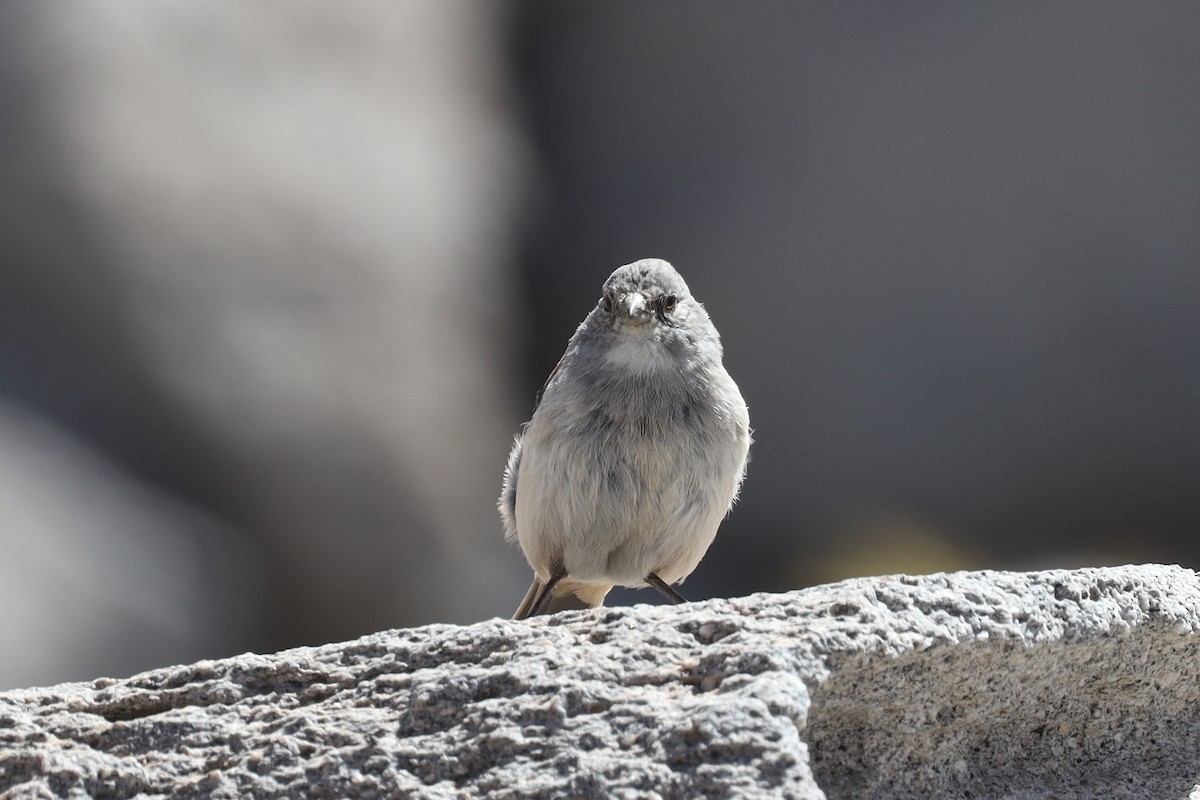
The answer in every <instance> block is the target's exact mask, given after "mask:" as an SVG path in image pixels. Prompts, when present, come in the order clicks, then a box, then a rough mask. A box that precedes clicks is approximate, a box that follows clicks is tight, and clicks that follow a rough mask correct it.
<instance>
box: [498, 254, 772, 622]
mask: <svg viewBox="0 0 1200 800" xmlns="http://www.w3.org/2000/svg"><path fill="white" fill-rule="evenodd" d="M721 357H722V350H721V337H720V336H719V335H718V334H717V330H716V328H714V327H713V324H712V321H711V320H710V319H709V318H708V313H707V312H706V311H705V310H704V306H702V305H700V303H698V302H697V301H696V300H695V298H693V297H692V294H691V292H689V291H688V287H687V284H686V283H684V282H683V278H681V277H680V276H679V273H678V272H676V271H675V268H674V267H672V266H671V265H670V264H668V263H667V262H666V261H662V260H660V259H656V258H645V259H642V260H641V261H635V262H634V263H632V264H626V265H625V266H623V267H621V268H620V269H618V270H617V271H616V272H614V273H613V274H612V275H611V276H610V277H609V279H608V280H607V281H605V282H604V293H603V296H602V297H601V298H600V302H599V303H597V304H596V307H595V308H594V309H592V311H591V313H589V314H588V316H587V318H586V319H585V320H584V321H583V324H581V325H580V326H579V328H578V330H576V331H575V335H574V336H572V337H571V341H570V342H569V343H568V345H567V351H566V353H564V354H563V357H562V359H561V360H560V361H559V362H558V366H556V367H555V368H554V371H553V372H551V373H550V377H549V379H548V380H547V381H546V385H545V386H544V387H543V388H542V391H541V393H540V394H539V396H538V401H537V404H536V407H535V409H534V412H533V418H532V419H531V420H530V421H529V422H528V423H527V424H526V425H525V427H524V430H523V432H522V433H521V435H519V436H518V437H517V440H516V443H515V444H514V445H513V449H512V453H511V454H510V455H509V457H508V467H507V469H506V470H505V472H504V489H503V491H502V493H501V495H500V503H499V505H500V516H501V518H502V519H503V521H504V532H505V536H506V538H507V539H508V540H509V541H516V542H518V543H519V544H520V546H521V550H522V551H523V552H524V554H525V558H526V560H527V561H528V562H529V565H530V566H531V567H533V571H534V579H533V585H532V586H530V587H529V592H528V593H527V594H526V596H525V599H524V600H523V601H522V602H521V605H520V607H519V608H518V609H517V612H516V615H515V618H516V619H524V618H526V617H530V616H534V615H536V614H538V613H543V612H551V611H558V610H563V609H566V608H591V607H595V606H599V605H602V604H603V603H604V597H605V595H607V594H608V592H609V590H610V589H612V587H613V586H631V587H642V586H651V587H653V588H655V589H657V590H658V591H659V592H661V593H662V594H663V595H665V596H666V597H667V598H669V599H670V600H671V601H672V602H682V601H683V598H682V597H680V595H679V594H678V593H677V592H676V591H675V590H674V589H673V588H672V585H673V584H676V583H678V582H680V581H682V580H683V579H684V578H686V577H687V576H688V575H689V574H691V572H692V570H694V569H695V568H696V565H697V564H698V563H700V559H701V558H703V557H704V554H705V552H706V551H707V550H708V547H709V545H710V544H712V541H713V537H715V536H716V534H717V528H718V526H720V524H721V520H722V519H723V518H724V517H725V515H726V514H727V513H728V512H729V509H730V507H731V506H732V505H733V501H734V500H735V499H736V498H737V494H738V489H739V488H740V487H741V484H742V478H743V476H744V475H745V471H746V456H747V453H748V452H749V449H750V418H749V414H748V412H747V409H746V403H745V401H744V400H743V399H742V395H741V392H739V391H738V387H737V384H735V383H734V382H733V379H732V378H730V377H729V373H727V372H726V371H725V367H724V366H723V365H722V363H721Z"/></svg>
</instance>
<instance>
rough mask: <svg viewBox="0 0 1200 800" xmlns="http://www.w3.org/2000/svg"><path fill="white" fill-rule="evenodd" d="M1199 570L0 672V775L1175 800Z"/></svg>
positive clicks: (1199, 730)
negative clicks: (16, 678) (11, 674)
mask: <svg viewBox="0 0 1200 800" xmlns="http://www.w3.org/2000/svg"><path fill="white" fill-rule="evenodd" d="M1197 630H1200V580H1198V579H1197V576H1196V575H1195V573H1193V572H1191V571H1189V570H1184V569H1180V568H1178V567H1164V566H1141V567H1116V568H1107V569H1086V570H1076V571H1056V572H1039V573H1028V574H1018V573H996V572H976V573H958V574H953V575H932V576H928V577H919V578H913V577H906V576H899V577H882V578H869V579H859V580H852V581H846V582H844V583H839V584H835V585H831V586H821V587H816V588H813V589H809V590H806V591H801V592H795V593H792V594H787V595H766V594H762V595H755V596H751V597H747V598H740V599H735V600H713V601H708V602H703V603H694V604H691V605H688V606H683V607H674V608H664V607H636V608H630V609H608V610H599V611H597V612H572V613H567V614H560V615H557V616H553V617H546V618H541V619H537V620H535V621H533V622H529V623H514V622H508V621H501V620H492V621H489V622H483V623H479V624H477V625H472V626H468V627H452V626H430V627H425V628H416V629H412V630H401V631H390V632H387V633H380V634H376V635H373V636H367V637H365V638H362V639H359V640H358V641H355V642H350V643H346V644H338V645H328V646H325V647H317V648H301V649H298V650H291V651H287V652H283V653H278V654H275V655H269V656H259V655H245V656H239V657H236V658H230V659H225V660H222V661H208V662H201V663H198V664H192V665H188V666H183V667H172V668H168V669H162V670H157V671H154V672H148V673H145V674H142V675H138V676H135V677H133V678H129V679H127V680H108V679H104V680H98V681H94V682H92V683H88V684H65V685H62V686H56V687H52V688H48V689H29V690H24V691H15V692H6V693H0V798H4V800H10V799H13V798H43V797H107V798H134V797H146V798H152V797H183V798H192V797H195V798H199V797H217V798H235V797H281V798H282V797H331V798H332V797H348V796H352V797H361V798H369V797H427V798H475V797H491V798H514V799H515V798H560V797H580V798H608V797H615V798H633V797H660V798H701V797H721V798H768V797H779V798H819V797H829V798H859V797H881V798H882V797H887V798H910V797H911V798H917V797H922V798H926V797H1004V798H1050V797H1097V798H1099V797H1105V798H1108V797H1139V798H1141V797H1145V798H1182V797H1186V796H1187V795H1188V794H1189V792H1191V791H1192V790H1193V788H1194V787H1195V786H1196V785H1197V783H1198V782H1200V758H1198V757H1197V756H1198V755H1200V658H1198V657H1197V656H1198V654H1200V652H1198V651H1200V637H1198V636H1197V635H1196V632H1197Z"/></svg>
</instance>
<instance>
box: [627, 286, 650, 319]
mask: <svg viewBox="0 0 1200 800" xmlns="http://www.w3.org/2000/svg"><path fill="white" fill-rule="evenodd" d="M621 307H622V308H623V309H625V314H626V315H627V316H628V317H629V318H630V319H645V318H646V317H648V316H649V314H647V313H646V296H645V295H644V294H642V293H641V292H630V293H629V294H627V295H624V296H623V297H622V298H621Z"/></svg>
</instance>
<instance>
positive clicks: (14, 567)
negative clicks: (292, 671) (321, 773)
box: [0, 0, 1200, 688]
mask: <svg viewBox="0 0 1200 800" xmlns="http://www.w3.org/2000/svg"><path fill="white" fill-rule="evenodd" d="M0 37H2V39H3V41H2V42H0V100H2V101H3V108H4V114H3V116H2V117H0V176H2V180H0V608H3V625H2V626H0V688H10V687H17V686H26V685H35V684H49V683H53V682H57V681H61V680H69V679H87V678H91V677H94V676H97V675H102V674H104V675H125V674H129V673H132V672H134V671H137V670H142V669H146V668H150V667H153V666H160V665H165V664H169V663H178V662H186V661H191V660H195V659H199V658H208V657H219V656H224V655H229V654H232V653H235V652H240V651H243V650H248V649H250V650H256V651H269V650H274V649H277V648H281V647H286V646H290V645H296V644H317V643H323V642H327V641H336V640H341V639H346V638H350V637H353V636H356V635H359V634H363V633H367V632H370V631H374V630H379V629H384V628H390V627H398V626H409V625H417V624H421V623H427V622H435V621H441V622H470V621H474V620H480V619H484V618H488V617H492V616H507V615H509V614H510V613H511V612H512V610H513V608H515V606H516V604H517V601H518V600H519V599H520V598H521V596H522V594H523V592H524V590H525V588H526V587H527V585H528V580H529V572H528V569H527V567H526V566H525V564H524V561H523V559H522V557H521V554H520V552H519V550H517V549H516V548H515V547H510V546H508V545H506V544H505V543H504V542H503V539H502V534H501V529H500V523H499V519H498V517H497V514H496V511H495V499H496V496H497V495H498V493H499V489H500V476H501V470H502V468H503V465H504V462H505V458H506V455H507V452H508V448H509V446H510V443H511V440H512V436H513V434H514V433H515V432H516V430H517V429H518V427H519V425H520V423H522V422H523V421H524V420H526V419H527V418H528V415H529V413H530V411H531V409H532V399H533V396H534V392H535V391H536V389H537V387H538V386H540V385H541V382H542V380H543V379H544V378H545V376H546V374H547V373H548V372H549V371H550V369H551V368H552V367H553V365H554V363H555V362H556V360H557V358H558V356H559V355H560V354H561V352H562V349H563V347H564V345H565V343H566V340H567V338H568V337H569V336H570V334H571V333H572V332H573V330H574V327H575V326H576V325H577V324H578V323H579V321H580V320H581V319H582V318H583V316H584V315H585V314H586V312H587V311H588V310H589V309H590V308H591V307H592V305H593V304H594V303H595V299H596V297H597V293H598V291H599V286H600V284H601V282H602V281H603V280H604V278H605V277H607V275H608V274H609V272H610V271H611V270H612V269H614V268H615V267H617V266H619V265H620V264H623V263H626V262H629V261H632V260H634V259H637V258H640V257H644V256H658V257H663V258H667V259H669V260H671V261H672V262H673V263H675V264H676V266H677V267H678V268H679V269H680V271H681V272H682V273H683V274H684V276H685V277H686V279H687V280H688V282H689V284H690V285H691V287H692V290H693V292H694V293H695V295H696V296H697V297H698V298H699V299H700V300H701V301H702V302H704V303H705V304H706V305H707V307H708V309H709V311H710V313H711V314H712V317H713V319H714V321H715V322H716V324H717V326H718V327H719V329H720V331H721V333H722V335H723V337H724V341H725V345H726V363H727V365H728V367H729V369H730V372H731V373H732V374H733V375H734V377H735V378H736V379H737V380H738V382H739V383H740V384H741V387H742V390H743V393H744V394H745V396H746V398H747V401H748V402H749V405H750V409H751V419H752V423H753V425H754V427H755V429H756V438H757V443H756V445H755V447H754V450H753V459H752V463H751V465H750V473H749V478H748V480H747V483H746V485H745V488H744V492H743V496H742V501H741V502H740V503H739V505H738V507H737V508H736V509H735V511H734V513H733V515H732V517H731V518H730V519H729V520H728V521H727V523H726V524H725V526H724V527H723V529H722V533H721V535H719V536H718V538H717V541H716V544H715V545H714V547H713V549H712V550H711V551H710V553H709V556H708V558H707V559H706V560H705V561H704V562H703V563H702V564H701V566H700V568H699V569H698V570H697V572H696V573H695V574H694V575H693V576H692V578H691V579H689V581H688V582H687V584H686V585H685V586H684V587H683V592H684V594H685V595H686V596H688V597H689V598H693V599H702V598H707V597H712V596H730V595H739V594H745V593H749V592H754V591H759V590H771V591H781V590H787V589H792V588H798V587H803V586H808V585H812V584H815V583H822V582H827V581H832V580H837V579H840V578H844V577H850V576H856V575H872V574H881V573H890V572H913V573H919V572H930V571H938V570H951V569H966V568H1005V569H1034V568H1043V567H1050V566H1066V567H1072V566H1083V565H1095V564H1119V563H1128V562H1146V561H1162V562H1178V563H1182V564H1184V565H1187V566H1195V565H1196V564H1197V563H1198V562H1200V540H1198V536H1197V535H1198V534H1200V491H1198V487H1197V478H1198V477H1200V422H1198V421H1197V410H1198V409H1200V364H1198V363H1197V352H1196V351H1197V345H1198V343H1200V146H1198V145H1197V143H1198V142H1200V48H1198V47H1197V46H1196V42H1197V41H1198V39H1200V6H1197V5H1195V4H1191V3H1185V2H1177V3H1166V2H1159V3H1151V4H1122V3H1116V2H1102V3H1093V2H1086V3H1085V2H1082V1H1081V0H1080V1H1077V2H1065V3H1054V4H1045V3H1035V2H1024V3H1013V4H950V3H940V2H913V3H906V4H903V5H895V4H888V3H870V4H840V3H824V4H811V3H783V2H762V3H750V4H728V3H718V2H699V3H697V2H682V1H680V2H658V3H653V4H647V3H640V2H632V0H630V1H628V2H577V3H569V4H565V3H564V4H560V3H554V2H549V0H546V1H544V2H513V3H495V4H476V3H467V2H450V1H448V0H408V1H407V2H405V3H382V2H379V3H358V4H350V5H346V4H329V3H321V2H315V0H313V1H311V2H296V3H291V4H289V5H287V6H286V7H285V8H278V7H268V6H265V5H261V4H246V3H241V2H235V0H205V1H204V2H190V0H189V1H185V0H171V2H158V1H157V0H156V1H155V2H151V0H130V1H129V2H124V3H118V4H113V3H103V2H100V0H72V1H70V2H62V3H52V4H51V3H40V2H37V1H36V0H23V1H22V2H13V3H6V4H3V5H2V6H0ZM614 602H617V603H624V602H657V596H656V595H654V594H653V593H650V592H641V593H630V592H625V593H620V594H618V595H616V596H615V597H614Z"/></svg>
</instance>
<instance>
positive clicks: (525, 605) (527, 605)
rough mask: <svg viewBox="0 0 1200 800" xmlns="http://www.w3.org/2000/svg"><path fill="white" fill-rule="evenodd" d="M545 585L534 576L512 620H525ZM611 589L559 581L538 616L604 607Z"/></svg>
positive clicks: (602, 586) (590, 584) (594, 584)
mask: <svg viewBox="0 0 1200 800" xmlns="http://www.w3.org/2000/svg"><path fill="white" fill-rule="evenodd" d="M544 585H545V583H544V582H543V581H542V580H541V579H540V578H538V577H537V576H536V575H535V576H534V578H533V585H531V586H530V587H529V591H528V592H526V593H525V599H524V600H522V601H521V605H519V606H517V611H516V613H515V614H513V619H526V618H527V617H529V616H530V613H529V612H530V611H532V610H533V603H534V601H535V600H537V597H538V595H539V594H541V591H542V587H543V586H544ZM611 589H612V584H611V583H580V582H579V581H572V580H561V581H559V582H558V585H556V586H555V587H554V589H553V590H552V591H551V593H550V599H549V600H547V601H546V602H545V604H544V605H543V606H542V608H541V610H539V611H538V613H539V614H554V613H557V612H559V611H577V610H579V609H581V608H598V607H599V606H602V605H604V597H605V595H607V594H608V592H609V590H611Z"/></svg>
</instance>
